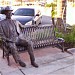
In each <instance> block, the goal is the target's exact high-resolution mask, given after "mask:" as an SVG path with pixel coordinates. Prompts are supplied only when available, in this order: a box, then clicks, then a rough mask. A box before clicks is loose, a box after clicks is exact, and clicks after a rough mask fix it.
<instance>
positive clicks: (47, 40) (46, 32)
mask: <svg viewBox="0 0 75 75" xmlns="http://www.w3.org/2000/svg"><path fill="white" fill-rule="evenodd" d="M21 31H22V33H23V34H24V35H25V37H30V38H31V41H32V42H33V47H34V48H43V47H47V46H53V47H54V46H60V47H61V49H62V52H63V51H64V40H63V39H62V38H57V37H56V35H55V31H54V26H53V25H42V26H26V27H25V28H21ZM3 47H4V46H3ZM17 48H18V51H19V52H21V51H25V50H26V48H25V47H20V46H18V47H17ZM3 57H4V49H3ZM7 60H8V63H9V53H8V54H7Z"/></svg>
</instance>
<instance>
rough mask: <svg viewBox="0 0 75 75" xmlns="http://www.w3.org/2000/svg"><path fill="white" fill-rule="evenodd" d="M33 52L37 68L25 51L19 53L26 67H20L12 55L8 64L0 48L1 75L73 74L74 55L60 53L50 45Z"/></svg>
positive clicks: (74, 69) (74, 67)
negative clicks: (9, 64)
mask: <svg viewBox="0 0 75 75" xmlns="http://www.w3.org/2000/svg"><path fill="white" fill-rule="evenodd" d="M34 54H35V58H36V62H37V63H38V65H39V68H35V67H33V66H32V65H31V64H30V59H29V55H28V53H27V52H25V53H21V54H20V56H21V59H22V60H23V61H24V62H25V63H26V67H25V68H22V67H20V66H19V65H18V64H16V63H15V61H14V60H13V58H12V56H10V63H11V66H8V65H7V60H6V58H5V59H3V58H2V50H0V71H1V72H2V74H3V75H75V73H74V71H75V62H74V59H75V56H74V55H71V54H68V53H66V52H64V53H62V52H61V50H60V49H58V48H52V47H47V48H41V49H35V50H34Z"/></svg>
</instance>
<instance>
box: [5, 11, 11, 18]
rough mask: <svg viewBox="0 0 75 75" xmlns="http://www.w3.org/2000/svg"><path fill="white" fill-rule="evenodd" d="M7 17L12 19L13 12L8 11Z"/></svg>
mask: <svg viewBox="0 0 75 75" xmlns="http://www.w3.org/2000/svg"><path fill="white" fill-rule="evenodd" d="M5 15H6V18H8V19H11V16H12V11H6V12H5Z"/></svg>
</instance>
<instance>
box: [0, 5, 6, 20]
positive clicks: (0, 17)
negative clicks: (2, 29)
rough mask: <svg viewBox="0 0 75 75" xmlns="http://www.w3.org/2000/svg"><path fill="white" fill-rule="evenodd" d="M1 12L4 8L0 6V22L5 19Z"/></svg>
mask: <svg viewBox="0 0 75 75" xmlns="http://www.w3.org/2000/svg"><path fill="white" fill-rule="evenodd" d="M2 10H4V6H0V21H1V20H4V19H5V18H6V16H5V15H4V14H1V12H2Z"/></svg>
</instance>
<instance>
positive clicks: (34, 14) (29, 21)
mask: <svg viewBox="0 0 75 75" xmlns="http://www.w3.org/2000/svg"><path fill="white" fill-rule="evenodd" d="M12 19H15V20H18V21H19V22H20V23H21V24H23V25H39V24H40V23H41V19H42V15H41V12H40V10H37V9H35V8H30V7H19V8H17V9H16V10H15V11H13V15H12Z"/></svg>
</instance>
